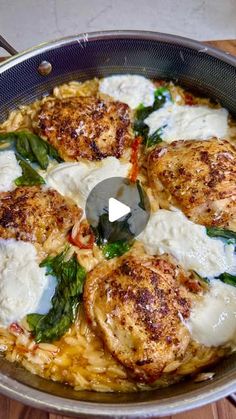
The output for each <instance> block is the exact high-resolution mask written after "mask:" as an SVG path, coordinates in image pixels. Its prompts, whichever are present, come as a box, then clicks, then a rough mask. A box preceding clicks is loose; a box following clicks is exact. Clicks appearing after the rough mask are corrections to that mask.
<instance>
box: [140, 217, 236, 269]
mask: <svg viewBox="0 0 236 419" xmlns="http://www.w3.org/2000/svg"><path fill="white" fill-rule="evenodd" d="M154 232H155V233H154ZM138 239H139V240H141V241H142V242H143V244H144V246H145V249H146V251H147V252H148V253H149V254H151V255H155V254H159V255H160V254H163V253H170V254H172V255H173V256H174V257H175V258H176V259H177V260H178V261H179V262H180V264H181V265H182V266H183V267H184V268H185V269H191V270H194V271H196V272H197V273H199V275H201V276H203V277H214V276H217V275H219V274H221V273H222V272H233V271H235V270H236V256H235V255H234V245H232V244H230V245H227V244H225V243H223V242H222V241H221V240H219V239H214V238H211V237H209V236H208V235H207V234H206V229H205V227H203V226H201V225H198V224H194V223H193V222H192V221H190V220H188V219H187V218H186V217H185V216H184V214H183V213H182V212H181V211H168V210H164V209H161V210H159V211H157V212H155V213H153V214H151V217H150V219H149V222H148V225H147V227H146V228H145V230H144V231H143V232H142V233H141V235H139V237H138Z"/></svg>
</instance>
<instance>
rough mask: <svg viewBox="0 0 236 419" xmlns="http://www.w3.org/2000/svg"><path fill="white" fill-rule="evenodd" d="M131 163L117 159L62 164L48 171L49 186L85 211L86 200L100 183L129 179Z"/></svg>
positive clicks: (109, 158) (108, 158)
mask: <svg viewBox="0 0 236 419" xmlns="http://www.w3.org/2000/svg"><path fill="white" fill-rule="evenodd" d="M130 169H131V164H130V163H121V162H120V160H119V159H117V158H115V157H107V158H106V159H103V160H102V161H101V162H86V163H84V162H80V163H61V164H59V165H58V166H56V167H55V168H52V169H51V170H49V171H48V173H47V177H46V181H47V184H48V185H49V186H50V187H51V188H54V189H56V190H57V191H58V192H59V193H60V194H62V195H64V196H67V197H68V198H71V199H73V200H74V201H75V202H76V204H77V205H79V206H80V207H81V208H83V209H85V205H86V199H87V197H88V195H89V193H90V192H91V190H92V189H93V188H94V186H96V185H97V184H98V183H99V182H101V181H102V180H104V179H108V178H110V177H112V176H113V177H127V176H128V173H129V170H130Z"/></svg>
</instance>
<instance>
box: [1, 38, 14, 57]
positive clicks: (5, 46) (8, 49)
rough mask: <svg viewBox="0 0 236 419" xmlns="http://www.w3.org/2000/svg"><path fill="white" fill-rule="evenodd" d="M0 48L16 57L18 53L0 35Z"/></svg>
mask: <svg viewBox="0 0 236 419" xmlns="http://www.w3.org/2000/svg"><path fill="white" fill-rule="evenodd" d="M0 47H1V48H3V49H5V51H7V52H9V54H11V55H16V54H18V52H17V51H16V49H15V48H13V47H12V46H11V45H10V44H9V43H8V42H7V41H6V39H4V38H3V37H2V36H1V35H0Z"/></svg>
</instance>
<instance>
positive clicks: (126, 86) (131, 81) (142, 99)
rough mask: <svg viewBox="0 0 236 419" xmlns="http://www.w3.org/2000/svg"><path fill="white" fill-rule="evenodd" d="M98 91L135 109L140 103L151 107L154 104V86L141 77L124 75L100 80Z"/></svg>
mask: <svg viewBox="0 0 236 419" xmlns="http://www.w3.org/2000/svg"><path fill="white" fill-rule="evenodd" d="M99 90H100V92H102V93H105V94H107V95H109V96H111V97H113V98H114V99H116V100H119V101H120V102H124V103H127V105H129V106H130V108H132V109H135V108H137V106H139V105H140V104H141V103H142V104H143V105H144V106H151V105H152V104H153V102H154V91H155V86H154V84H153V83H152V82H151V81H150V80H148V79H146V78H145V77H143V76H138V75H131V74H128V75H126V74H124V75H115V76H110V77H106V78H104V79H102V80H101V82H100V86H99Z"/></svg>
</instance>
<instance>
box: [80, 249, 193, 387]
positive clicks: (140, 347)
mask: <svg viewBox="0 0 236 419" xmlns="http://www.w3.org/2000/svg"><path fill="white" fill-rule="evenodd" d="M183 276H185V274H184V272H183V271H182V270H181V269H180V268H179V267H178V266H177V265H176V264H175V262H174V261H173V259H171V258H170V257H168V256H156V257H154V256H148V255H146V254H145V253H144V252H143V251H142V252H139V253H136V251H135V252H133V253H132V252H131V253H128V254H126V255H124V256H122V257H120V258H117V259H116V260H112V261H109V262H105V263H102V264H100V265H99V266H97V267H96V268H95V269H94V270H93V271H92V272H90V273H89V274H88V276H87V279H86V283H85V288H84V306H85V310H86V314H87V317H88V320H89V321H90V322H91V324H92V327H93V328H94V329H95V331H96V333H98V334H99V335H100V336H101V338H102V339H103V341H104V343H105V345H106V346H107V348H108V349H109V350H110V352H111V353H112V355H113V356H114V357H116V358H117V359H118V360H119V361H120V362H121V363H122V364H123V366H124V367H126V368H127V370H128V371H129V372H130V373H131V375H132V376H133V377H134V378H136V379H137V380H139V381H143V382H146V383H152V382H154V381H155V380H156V379H157V378H159V377H160V376H161V374H162V373H165V368H166V367H167V366H170V364H172V363H173V362H175V361H176V360H178V359H180V358H181V357H182V356H183V355H184V353H185V351H186V348H187V346H188V344H189V340H190V336H189V332H188V330H187V328H186V327H185V326H184V324H183V322H182V320H181V318H187V317H188V316H189V310H190V305H191V302H190V298H189V295H190V292H189V291H187V290H186V289H185V288H184V286H182V285H181V283H180V281H181V277H183Z"/></svg>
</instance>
